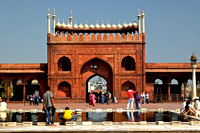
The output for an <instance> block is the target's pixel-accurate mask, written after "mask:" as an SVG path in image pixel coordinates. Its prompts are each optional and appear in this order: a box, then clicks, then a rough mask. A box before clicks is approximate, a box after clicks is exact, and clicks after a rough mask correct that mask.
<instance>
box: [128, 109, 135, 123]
mask: <svg viewBox="0 0 200 133" xmlns="http://www.w3.org/2000/svg"><path fill="white" fill-rule="evenodd" d="M127 116H128V120H129V121H130V122H134V116H133V111H131V112H130V111H127Z"/></svg>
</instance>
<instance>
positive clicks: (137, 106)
mask: <svg viewBox="0 0 200 133" xmlns="http://www.w3.org/2000/svg"><path fill="white" fill-rule="evenodd" d="M140 99H141V97H140V95H139V94H138V92H136V96H135V106H136V109H137V110H141V107H140Z"/></svg>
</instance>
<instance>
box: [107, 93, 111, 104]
mask: <svg viewBox="0 0 200 133" xmlns="http://www.w3.org/2000/svg"><path fill="white" fill-rule="evenodd" d="M110 100H111V93H110V92H109V91H108V92H107V105H110Z"/></svg>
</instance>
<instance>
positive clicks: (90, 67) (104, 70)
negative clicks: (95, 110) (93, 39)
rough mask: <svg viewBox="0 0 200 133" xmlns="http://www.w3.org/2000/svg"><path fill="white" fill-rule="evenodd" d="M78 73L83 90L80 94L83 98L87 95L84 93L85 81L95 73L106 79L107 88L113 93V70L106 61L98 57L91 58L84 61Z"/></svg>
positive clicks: (85, 88)
mask: <svg viewBox="0 0 200 133" xmlns="http://www.w3.org/2000/svg"><path fill="white" fill-rule="evenodd" d="M80 74H81V77H82V85H83V86H82V87H83V90H85V92H84V93H82V94H81V95H82V96H83V97H85V99H86V95H87V94H86V93H88V92H87V81H88V79H90V78H91V77H93V76H95V75H100V76H101V77H103V78H104V79H105V80H106V81H107V90H108V91H109V92H111V93H112V94H113V76H112V74H113V72H112V68H111V66H110V65H109V64H108V63H107V62H105V61H103V60H101V59H99V58H93V59H91V60H89V61H87V62H86V63H84V65H83V66H82V67H81V71H80Z"/></svg>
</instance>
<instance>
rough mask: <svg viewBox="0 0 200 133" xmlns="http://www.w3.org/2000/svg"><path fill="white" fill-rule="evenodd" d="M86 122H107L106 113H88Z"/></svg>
mask: <svg viewBox="0 0 200 133" xmlns="http://www.w3.org/2000/svg"><path fill="white" fill-rule="evenodd" d="M88 120H89V121H93V122H102V121H106V120H107V112H101V113H99V112H88Z"/></svg>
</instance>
